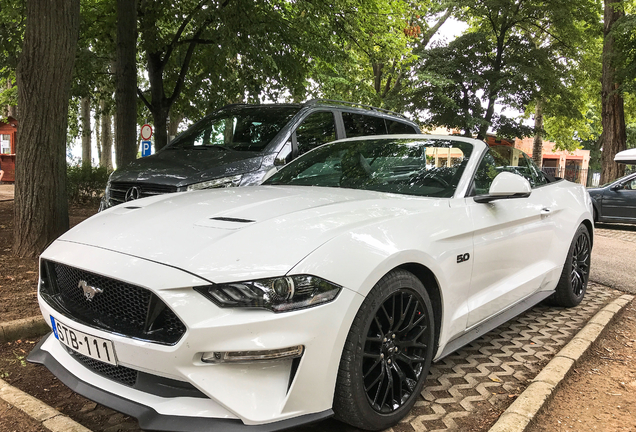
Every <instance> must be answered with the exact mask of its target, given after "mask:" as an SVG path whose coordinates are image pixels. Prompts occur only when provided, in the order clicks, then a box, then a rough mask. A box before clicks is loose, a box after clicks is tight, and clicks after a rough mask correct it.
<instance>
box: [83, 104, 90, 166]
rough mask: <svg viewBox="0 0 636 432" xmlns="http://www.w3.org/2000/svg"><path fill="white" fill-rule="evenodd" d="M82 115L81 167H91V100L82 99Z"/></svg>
mask: <svg viewBox="0 0 636 432" xmlns="http://www.w3.org/2000/svg"><path fill="white" fill-rule="evenodd" d="M81 115H82V166H83V167H90V166H91V100H90V99H89V98H88V97H83V98H82V101H81Z"/></svg>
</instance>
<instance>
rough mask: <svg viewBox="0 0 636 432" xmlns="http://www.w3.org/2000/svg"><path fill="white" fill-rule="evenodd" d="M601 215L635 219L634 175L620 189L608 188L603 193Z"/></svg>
mask: <svg viewBox="0 0 636 432" xmlns="http://www.w3.org/2000/svg"><path fill="white" fill-rule="evenodd" d="M602 212H603V216H604V217H606V218H612V219H621V220H627V221H636V177H635V178H630V179H628V180H627V181H626V182H625V183H623V188H622V189H617V190H611V189H608V190H606V191H605V192H604V193H603V210H602Z"/></svg>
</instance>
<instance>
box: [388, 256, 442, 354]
mask: <svg viewBox="0 0 636 432" xmlns="http://www.w3.org/2000/svg"><path fill="white" fill-rule="evenodd" d="M396 268H399V269H402V270H406V271H408V272H410V273H412V274H413V275H414V276H415V277H416V278H418V279H419V280H420V282H422V285H424V288H425V289H426V292H427V293H428V296H429V298H430V299H431V304H432V306H433V312H434V316H433V319H434V322H435V349H434V350H433V353H435V352H437V349H438V347H439V335H440V332H441V327H442V316H443V314H444V309H443V307H442V304H443V303H442V292H441V290H440V287H439V282H438V281H437V278H436V277H435V274H434V273H433V272H432V271H431V270H430V269H429V268H428V267H426V266H424V265H422V264H420V263H405V264H401V265H399V266H398V267H396Z"/></svg>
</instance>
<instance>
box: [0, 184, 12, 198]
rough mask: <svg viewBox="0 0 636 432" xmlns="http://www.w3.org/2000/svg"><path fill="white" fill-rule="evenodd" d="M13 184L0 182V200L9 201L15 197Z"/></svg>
mask: <svg viewBox="0 0 636 432" xmlns="http://www.w3.org/2000/svg"><path fill="white" fill-rule="evenodd" d="M13 191H14V185H13V184H0V201H9V200H12V199H13Z"/></svg>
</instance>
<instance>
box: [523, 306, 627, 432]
mask: <svg viewBox="0 0 636 432" xmlns="http://www.w3.org/2000/svg"><path fill="white" fill-rule="evenodd" d="M634 347H636V303H635V302H632V303H631V304H630V305H628V306H627V307H626V308H625V309H624V313H623V315H622V316H621V317H619V319H618V320H616V321H615V322H614V323H613V324H612V325H611V326H610V327H609V328H608V329H607V331H606V332H605V334H604V335H603V337H602V338H601V339H599V340H598V341H597V342H596V343H595V344H594V346H593V349H592V351H591V352H590V353H588V355H587V356H586V358H585V359H584V360H583V362H582V363H580V364H579V365H578V366H577V367H576V368H575V369H574V371H573V372H572V374H571V375H570V376H569V377H568V378H567V379H566V380H565V381H564V383H563V385H562V387H560V388H559V389H558V390H557V393H556V394H555V395H554V397H553V398H552V400H551V401H550V403H549V404H548V405H547V406H546V407H545V408H544V410H543V412H542V413H541V414H540V415H539V416H538V417H537V418H536V421H535V424H534V425H533V427H531V428H530V429H529V430H528V432H561V431H603V432H610V431H632V432H633V431H636V352H635V351H634Z"/></svg>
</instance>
